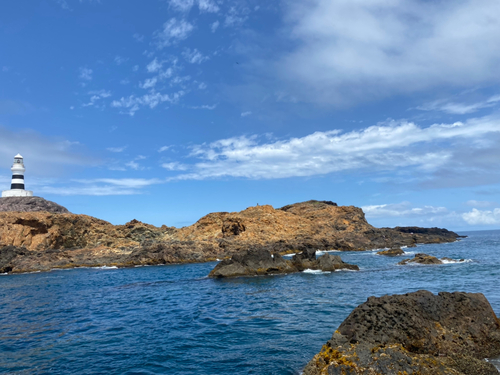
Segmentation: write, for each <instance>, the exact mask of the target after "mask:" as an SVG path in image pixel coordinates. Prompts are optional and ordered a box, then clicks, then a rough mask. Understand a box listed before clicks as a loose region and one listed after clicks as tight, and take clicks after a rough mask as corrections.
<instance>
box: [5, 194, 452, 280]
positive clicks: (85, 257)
mask: <svg viewBox="0 0 500 375" xmlns="http://www.w3.org/2000/svg"><path fill="white" fill-rule="evenodd" d="M5 199H7V198H1V199H0V272H1V273H5V272H8V273H20V272H33V271H46V270H50V269H53V268H72V267H98V266H104V265H107V266H117V267H130V266H136V265H156V264H171V263H195V262H207V261H214V260H216V259H228V258H230V257H231V256H233V255H234V254H237V253H240V252H244V251H249V250H259V249H260V250H267V251H269V252H270V253H278V254H286V253H291V252H293V253H299V252H303V251H308V250H309V251H310V250H332V249H335V250H343V251H363V250H372V249H379V248H395V247H398V248H400V247H403V246H407V247H414V246H416V244H425V243H444V242H454V241H456V240H457V239H458V238H459V237H460V236H459V235H457V234H456V233H454V232H451V231H448V230H446V229H439V228H417V227H408V228H403V227H397V228H393V229H391V228H375V227H373V226H372V225H370V224H369V223H368V222H367V221H366V219H365V216H364V213H363V211H362V210H361V209H360V208H358V207H354V206H337V204H335V203H333V202H330V201H307V202H302V203H296V204H292V205H288V206H285V207H282V208H279V209H274V208H273V207H272V206H269V205H264V206H255V207H249V208H247V209H245V210H243V211H240V212H215V213H210V214H208V215H206V216H204V217H202V218H201V219H200V220H198V221H197V222H196V223H195V224H193V225H190V226H187V227H183V228H175V227H167V226H165V225H163V226H161V227H156V226H153V225H150V224H145V223H142V222H140V221H137V220H132V221H130V222H128V223H126V224H124V225H112V224H111V223H108V222H106V221H104V220H100V219H96V218H94V217H91V216H87V215H76V214H71V213H67V212H66V211H67V210H66V209H65V208H64V207H62V206H59V205H57V204H55V203H53V202H48V201H45V200H44V199H43V198H39V197H33V198H16V199H22V200H23V201H22V202H18V201H16V202H13V201H11V198H9V199H10V201H6V200H5ZM14 209H20V210H21V212H19V211H12V210H14ZM44 210H45V211H44ZM50 210H51V211H52V212H47V211H50Z"/></svg>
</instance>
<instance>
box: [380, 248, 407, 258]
mask: <svg viewBox="0 0 500 375" xmlns="http://www.w3.org/2000/svg"><path fill="white" fill-rule="evenodd" d="M404 253H405V252H404V251H403V250H401V249H389V250H382V251H377V254H378V255H385V256H388V257H395V256H398V255H403V254H404Z"/></svg>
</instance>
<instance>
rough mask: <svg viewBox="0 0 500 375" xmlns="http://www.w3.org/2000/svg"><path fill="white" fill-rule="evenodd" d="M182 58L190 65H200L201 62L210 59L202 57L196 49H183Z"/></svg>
mask: <svg viewBox="0 0 500 375" xmlns="http://www.w3.org/2000/svg"><path fill="white" fill-rule="evenodd" d="M182 56H183V57H184V58H185V59H186V61H187V62H188V63H190V64H201V63H202V62H204V61H207V60H209V59H210V57H208V56H203V55H202V53H201V52H200V51H198V50H197V49H196V48H195V49H193V50H191V49H190V48H185V49H184V51H183V52H182Z"/></svg>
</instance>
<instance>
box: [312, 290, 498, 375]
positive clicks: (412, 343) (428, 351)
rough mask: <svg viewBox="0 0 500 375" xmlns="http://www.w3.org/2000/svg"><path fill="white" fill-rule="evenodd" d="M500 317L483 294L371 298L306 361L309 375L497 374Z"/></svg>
mask: <svg viewBox="0 0 500 375" xmlns="http://www.w3.org/2000/svg"><path fill="white" fill-rule="evenodd" d="M498 355H500V320H499V319H498V318H497V317H496V315H495V313H494V311H493V309H492V308H491V306H490V304H489V303H488V301H487V300H486V298H485V297H484V295H482V294H480V293H461V292H455V293H447V292H441V293H439V294H438V295H434V294H432V293H431V292H428V291H418V292H414V293H408V294H404V295H393V296H383V297H380V298H376V297H370V298H368V300H367V301H366V302H365V303H363V304H361V305H359V306H358V307H356V308H355V309H354V310H353V311H352V312H351V314H350V315H349V316H348V317H347V319H346V320H344V322H343V323H342V324H341V325H340V326H339V328H338V329H337V330H336V331H335V333H334V334H333V336H332V338H331V339H330V340H329V341H328V342H327V343H326V344H325V345H323V348H322V349H321V351H320V353H318V354H317V355H315V356H314V358H313V359H312V360H311V361H310V362H309V363H308V364H307V366H306V368H305V369H304V375H320V374H330V375H341V374H351V375H358V374H360V375H361V374H366V375H368V374H371V375H377V374H432V375H440V374H443V375H444V374H449V375H498V371H497V370H496V368H495V367H494V366H493V365H492V364H490V363H488V362H486V361H485V360H484V359H485V358H492V357H496V356H498Z"/></svg>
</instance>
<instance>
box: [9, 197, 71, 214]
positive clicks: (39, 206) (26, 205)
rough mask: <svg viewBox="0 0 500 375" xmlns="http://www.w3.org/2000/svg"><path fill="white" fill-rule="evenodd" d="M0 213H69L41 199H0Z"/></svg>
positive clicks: (61, 207)
mask: <svg viewBox="0 0 500 375" xmlns="http://www.w3.org/2000/svg"><path fill="white" fill-rule="evenodd" d="M0 211H17V212H34V211H44V212H50V213H53V214H67V213H69V211H68V210H67V209H66V208H65V207H63V206H60V205H58V204H57V203H54V202H51V201H48V200H45V199H43V198H41V197H6V198H0Z"/></svg>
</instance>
